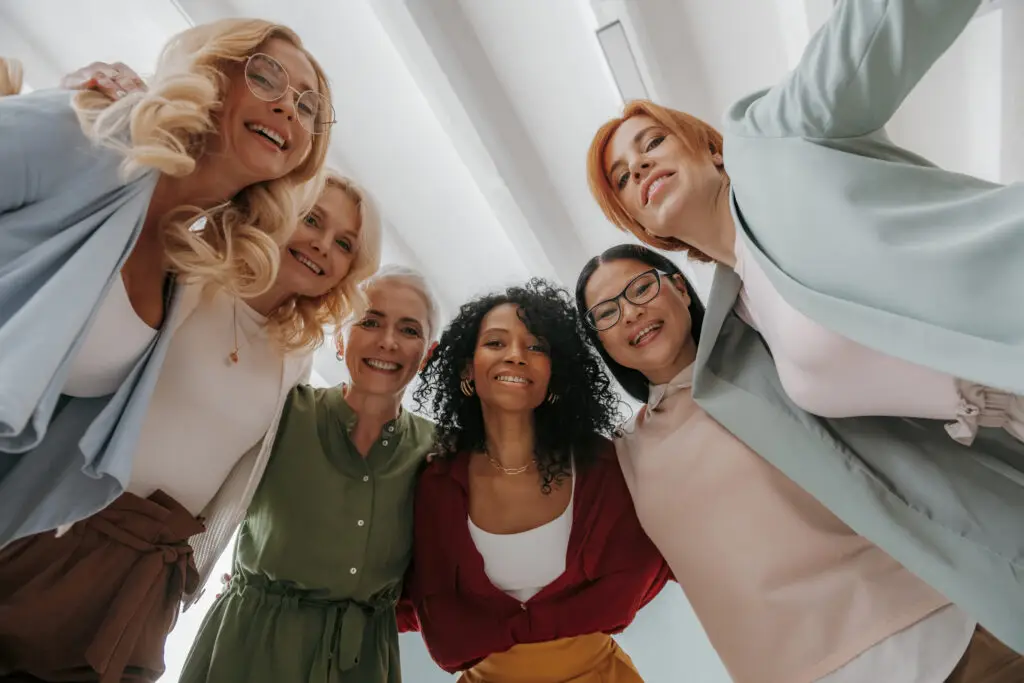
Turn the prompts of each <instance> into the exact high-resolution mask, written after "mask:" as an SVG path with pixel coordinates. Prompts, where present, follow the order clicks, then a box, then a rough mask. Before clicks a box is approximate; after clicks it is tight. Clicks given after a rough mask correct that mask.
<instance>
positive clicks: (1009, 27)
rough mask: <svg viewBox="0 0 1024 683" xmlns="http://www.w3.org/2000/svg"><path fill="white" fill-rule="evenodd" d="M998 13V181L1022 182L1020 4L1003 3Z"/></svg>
mask: <svg viewBox="0 0 1024 683" xmlns="http://www.w3.org/2000/svg"><path fill="white" fill-rule="evenodd" d="M999 11H1000V12H1001V13H1002V25H1003V26H1002V30H1003V35H1002V46H1001V47H1002V111H1001V112H1000V114H1001V121H1000V130H1001V131H1002V139H1001V141H1000V142H1001V144H1000V150H1001V156H1002V160H1001V173H1000V180H1001V181H1002V182H1004V183H1016V182H1024V126H1022V125H1021V123H1022V122H1024V69H1022V68H1021V65H1022V64H1024V2H1004V3H1002V7H1001V9H1000V10H999Z"/></svg>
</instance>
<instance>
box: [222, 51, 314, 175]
mask: <svg viewBox="0 0 1024 683" xmlns="http://www.w3.org/2000/svg"><path fill="white" fill-rule="evenodd" d="M257 52H261V53H263V54H266V55H269V56H270V57H273V59H274V60H276V62H277V63H278V64H280V66H281V67H282V68H283V70H284V72H286V73H287V77H288V81H289V82H290V83H291V85H292V87H293V88H295V89H296V90H298V91H299V92H302V91H305V90H314V91H317V90H318V88H317V82H318V81H317V75H316V71H315V70H314V69H313V65H312V64H311V63H310V61H309V59H308V58H307V57H306V55H305V54H303V53H302V51H301V50H299V49H298V48H297V47H295V46H294V45H292V44H291V43H290V42H288V41H287V40H284V39H282V38H272V39H270V40H268V41H267V42H266V43H265V44H263V45H261V46H260V47H259V49H258V50H257ZM226 74H227V77H228V86H227V91H226V92H225V93H224V96H223V107H222V108H221V110H220V111H219V112H218V113H217V122H218V135H215V136H211V138H210V141H209V144H208V149H207V155H206V156H207V159H209V160H218V159H224V160H226V161H230V162H231V164H232V169H234V170H235V171H236V172H237V173H239V174H240V175H241V176H243V178H242V181H243V182H244V184H246V185H251V184H253V183H257V182H265V181H268V180H274V179H276V178H282V177H284V176H286V175H288V174H289V173H291V172H292V171H294V170H295V169H296V168H297V167H298V166H299V164H301V163H302V161H303V159H305V157H306V155H307V154H308V153H309V150H310V145H311V141H312V134H311V133H310V132H309V131H307V130H306V129H305V128H303V127H302V125H301V124H300V123H299V121H298V119H297V118H296V116H295V108H294V107H293V106H292V101H293V99H294V97H295V93H294V92H293V91H292V90H288V91H287V93H286V94H285V95H284V97H282V98H281V99H279V100H276V101H274V102H265V101H263V100H261V99H259V98H258V97H256V96H255V95H253V94H252V91H251V90H250V88H249V85H248V83H247V80H246V74H245V63H244V62H243V63H240V64H234V65H232V66H231V67H230V68H229V69H227V70H226Z"/></svg>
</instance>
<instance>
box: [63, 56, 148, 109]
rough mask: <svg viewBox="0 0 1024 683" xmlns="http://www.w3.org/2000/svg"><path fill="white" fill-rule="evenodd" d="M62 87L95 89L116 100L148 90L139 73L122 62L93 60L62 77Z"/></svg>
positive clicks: (66, 88) (68, 88)
mask: <svg viewBox="0 0 1024 683" xmlns="http://www.w3.org/2000/svg"><path fill="white" fill-rule="evenodd" d="M60 87H62V88H64V89H65V90H95V91H96V92H98V93H100V94H102V95H106V96H107V97H109V98H110V99H112V100H115V101H116V100H119V99H121V98H122V97H124V96H125V95H128V94H129V93H133V92H143V91H145V90H146V84H145V83H143V82H142V79H141V78H139V75H138V74H137V73H135V71H133V70H132V69H131V67H129V66H127V65H125V64H122V63H121V62H115V63H114V64H107V63H106V62H93V63H92V64H90V65H89V66H85V67H82V68H81V69H79V70H78V71H73V72H71V73H69V74H68V75H67V76H65V77H64V78H62V79H61V81H60Z"/></svg>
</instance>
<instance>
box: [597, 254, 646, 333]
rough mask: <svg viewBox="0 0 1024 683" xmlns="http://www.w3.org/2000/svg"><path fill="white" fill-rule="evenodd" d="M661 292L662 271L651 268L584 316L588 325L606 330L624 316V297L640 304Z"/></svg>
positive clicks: (599, 329) (601, 330) (600, 330)
mask: <svg viewBox="0 0 1024 683" xmlns="http://www.w3.org/2000/svg"><path fill="white" fill-rule="evenodd" d="M660 292H661V273H660V272H658V270H657V269H655V268H651V269H650V270H648V271H645V272H643V273H640V274H639V275H637V276H636V277H635V278H633V279H632V280H630V281H629V283H628V284H626V286H625V287H624V288H623V289H622V291H621V292H619V294H618V296H616V297H614V298H612V299H607V300H605V301H602V302H600V303H598V304H595V305H594V306H591V308H590V310H589V311H587V314H586V316H584V318H585V320H586V321H587V325H589V326H590V327H592V328H593V329H595V330H597V331H598V332H604V331H605V330H609V329H611V328H613V327H615V324H616V323H618V322H619V319H620V318H622V304H621V303H620V301H621V300H622V299H625V300H626V301H628V302H629V303H631V304H635V305H637V306H639V305H641V304H646V303H648V302H650V301H652V300H654V297H656V296H658V294H659V293H660Z"/></svg>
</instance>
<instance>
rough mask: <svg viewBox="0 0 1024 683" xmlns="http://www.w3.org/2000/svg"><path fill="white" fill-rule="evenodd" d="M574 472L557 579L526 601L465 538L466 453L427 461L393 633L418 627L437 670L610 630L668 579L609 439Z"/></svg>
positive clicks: (623, 622)
mask: <svg viewBox="0 0 1024 683" xmlns="http://www.w3.org/2000/svg"><path fill="white" fill-rule="evenodd" d="M597 448H598V449H599V450H600V455H599V457H598V460H597V461H596V462H595V463H593V464H592V465H590V466H589V467H586V468H583V467H578V468H577V473H576V477H577V480H576V482H575V486H576V489H575V494H574V496H575V497H574V502H573V519H572V531H571V532H570V536H569V549H568V552H567V554H566V563H565V573H564V574H562V576H561V577H559V578H558V579H556V580H555V581H554V582H553V583H551V584H550V585H548V586H547V587H546V588H544V590H542V591H541V592H540V593H538V594H537V595H535V596H534V597H533V598H531V599H530V600H529V601H527V602H526V603H520V602H519V601H518V600H516V599H515V598H513V597H512V596H510V595H508V594H507V593H505V592H503V591H501V590H500V589H498V588H496V587H495V586H494V585H493V584H492V583H491V582H490V580H488V578H487V575H486V574H485V573H484V561H483V557H481V555H480V553H479V552H478V551H477V549H476V546H475V545H474V543H473V539H472V538H471V537H470V535H469V523H468V520H469V455H468V454H466V453H462V454H459V455H458V456H456V457H454V458H452V459H448V460H435V461H434V462H432V463H431V464H430V465H429V466H428V467H427V469H426V471H425V472H424V473H423V476H422V477H420V481H419V484H418V486H417V489H416V520H415V525H416V532H415V541H414V548H413V563H412V568H411V569H410V571H409V573H408V575H407V576H406V582H405V590H406V597H405V599H404V600H403V603H402V604H400V605H399V610H398V621H399V628H400V629H401V630H403V631H412V630H419V631H420V632H421V633H422V635H423V640H424V642H426V644H427V649H428V650H429V651H430V655H431V657H433V658H434V661H435V662H437V664H438V666H440V667H441V668H442V669H444V670H445V671H448V672H450V673H455V672H457V671H464V670H466V669H469V668H470V667H472V666H473V665H475V664H476V663H477V662H479V661H481V660H482V659H484V658H485V657H487V656H488V655H490V654H492V653H495V652H504V651H505V650H508V649H509V648H511V647H512V646H513V645H516V644H518V643H535V642H544V641H549V640H555V639H558V638H568V637H572V636H580V635H585V634H590V633H618V632H620V631H622V630H623V629H624V628H626V626H628V625H629V624H630V623H631V622H632V621H633V618H634V617H635V616H636V613H637V612H638V611H639V610H640V608H641V607H643V606H644V605H646V604H647V603H648V602H650V601H651V600H652V599H653V598H654V597H655V596H656V595H657V594H658V593H659V592H660V591H661V589H662V588H663V587H664V585H665V583H666V581H668V579H669V578H670V576H671V575H670V573H669V569H668V565H666V564H665V561H664V559H662V557H661V555H660V554H659V553H658V550H657V549H656V548H655V547H654V544H653V543H651V541H650V539H648V538H647V535H646V534H645V533H644V531H643V529H642V528H641V527H640V522H639V521H638V520H637V518H636V512H635V511H634V509H633V501H632V499H631V498H630V495H629V490H628V489H627V488H626V482H625V480H624V479H623V477H622V471H621V470H620V469H619V463H618V460H617V459H616V457H615V449H614V447H613V446H612V444H611V442H609V441H607V440H605V439H602V440H601V441H600V442H599V443H598V445H597Z"/></svg>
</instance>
